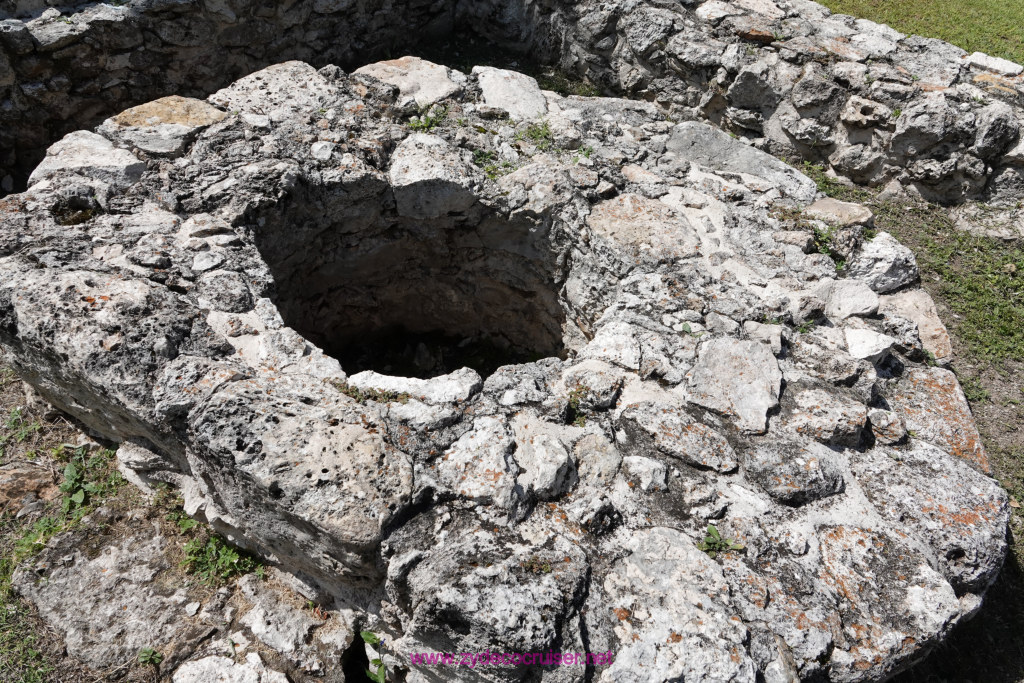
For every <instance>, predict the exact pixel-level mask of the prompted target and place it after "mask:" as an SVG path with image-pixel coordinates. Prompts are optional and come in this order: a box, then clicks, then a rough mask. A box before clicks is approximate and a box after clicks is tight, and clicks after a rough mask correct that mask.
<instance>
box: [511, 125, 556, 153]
mask: <svg viewBox="0 0 1024 683" xmlns="http://www.w3.org/2000/svg"><path fill="white" fill-rule="evenodd" d="M516 140H525V141H527V142H530V143H532V144H533V145H534V146H535V147H536V148H537V149H539V150H540V151H542V152H547V151H549V150H552V149H554V148H555V136H554V134H553V133H552V132H551V126H550V125H548V122H547V121H542V122H540V123H531V124H529V125H528V126H527V127H526V128H525V129H524V130H521V131H519V132H518V133H516Z"/></svg>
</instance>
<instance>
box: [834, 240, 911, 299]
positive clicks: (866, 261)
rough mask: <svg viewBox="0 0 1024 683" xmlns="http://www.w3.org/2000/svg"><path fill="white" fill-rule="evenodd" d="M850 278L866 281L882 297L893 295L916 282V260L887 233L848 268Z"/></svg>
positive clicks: (865, 248)
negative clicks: (883, 295)
mask: <svg viewBox="0 0 1024 683" xmlns="http://www.w3.org/2000/svg"><path fill="white" fill-rule="evenodd" d="M846 274H847V276H848V277H850V278H856V279H859V280H863V281H864V282H866V283H867V285H868V286H869V287H871V289H873V290H875V291H876V292H878V293H879V294H884V293H886V292H891V291H893V290H894V289H899V288H900V287H903V286H905V285H909V284H910V283H912V282H914V281H916V280H917V278H918V276H919V272H918V270H917V259H915V258H914V254H913V253H912V252H911V251H910V250H909V249H907V248H906V247H905V246H903V245H902V244H900V243H899V242H897V241H896V238H894V237H893V236H892V235H890V234H889V233H887V232H880V233H878V234H877V235H876V236H875V238H874V239H872V240H870V241H867V242H865V243H864V246H863V247H862V249H861V251H860V253H859V254H858V255H857V256H856V257H854V258H853V259H851V260H850V262H849V263H848V264H847V267H846Z"/></svg>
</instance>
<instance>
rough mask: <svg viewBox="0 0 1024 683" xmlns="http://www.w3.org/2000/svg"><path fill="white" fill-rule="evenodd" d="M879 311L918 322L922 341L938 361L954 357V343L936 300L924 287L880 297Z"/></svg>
mask: <svg viewBox="0 0 1024 683" xmlns="http://www.w3.org/2000/svg"><path fill="white" fill-rule="evenodd" d="M879 311H880V312H881V313H882V314H884V315H890V316H899V317H901V318H907V319H908V320H913V321H914V322H915V323H917V329H918V332H919V333H920V335H921V343H922V344H923V345H924V348H925V350H926V351H930V352H931V353H932V354H933V355H934V356H935V359H936V360H938V361H947V360H950V359H951V358H952V357H953V345H952V344H951V343H950V341H949V333H948V332H947V331H946V326H945V325H943V324H942V320H941V319H939V312H938V310H936V308H935V302H934V301H933V300H932V298H931V296H929V295H928V292H926V291H924V290H923V289H912V290H908V291H905V292H898V293H896V294H886V295H884V296H882V297H880V304H879Z"/></svg>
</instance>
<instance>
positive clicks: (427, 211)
mask: <svg viewBox="0 0 1024 683" xmlns="http://www.w3.org/2000/svg"><path fill="white" fill-rule="evenodd" d="M388 176H389V178H390V181H391V185H392V186H393V187H394V188H395V201H396V202H398V211H399V214H400V215H402V216H408V217H409V218H438V217H440V216H443V215H446V214H449V213H452V212H457V211H465V210H466V209H468V208H469V207H471V206H472V205H473V203H474V202H475V201H476V198H475V197H474V196H473V193H472V192H471V191H470V186H471V183H472V178H471V175H470V171H469V169H468V168H467V166H466V165H465V163H464V162H463V161H462V159H461V157H460V156H459V154H458V153H457V152H456V151H455V150H454V149H452V148H451V147H449V145H448V143H447V142H445V141H444V140H443V139H441V138H439V137H437V136H434V135H424V134H416V135H412V136H410V137H408V138H406V139H405V140H404V141H403V142H402V144H401V146H400V147H399V148H398V149H396V150H395V153H394V155H393V156H392V160H391V169H390V171H389V172H388Z"/></svg>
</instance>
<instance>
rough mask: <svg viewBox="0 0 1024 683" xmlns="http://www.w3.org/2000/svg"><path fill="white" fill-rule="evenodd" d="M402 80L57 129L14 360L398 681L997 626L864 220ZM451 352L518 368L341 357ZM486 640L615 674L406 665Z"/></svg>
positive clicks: (912, 346)
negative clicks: (346, 625) (390, 350)
mask: <svg viewBox="0 0 1024 683" xmlns="http://www.w3.org/2000/svg"><path fill="white" fill-rule="evenodd" d="M385 66H386V67H387V68H378V69H373V68H371V69H368V70H363V71H362V72H361V73H358V74H353V75H346V74H344V73H342V72H341V71H340V70H338V69H337V68H332V67H328V68H325V69H321V70H319V71H318V70H316V69H314V68H313V67H311V66H308V65H306V64H304V63H300V62H288V63H284V64H280V65H277V66H274V67H270V68H267V69H265V70H263V71H260V72H257V73H255V74H252V75H250V76H247V77H245V78H243V79H241V80H240V81H238V82H236V83H234V84H233V85H231V86H229V87H228V88H225V89H224V90H221V91H219V92H217V93H215V94H214V95H212V96H211V97H210V98H209V99H208V100H207V101H206V102H202V101H189V102H188V103H187V106H186V104H183V103H182V102H180V101H171V102H168V101H164V100H159V101H157V102H154V103H151V104H149V105H146V107H147V109H146V112H147V115H146V116H144V117H141V116H137V115H136V114H137V113H138V112H126V114H125V115H123V116H119V117H115V118H114V119H111V120H108V121H107V122H105V123H104V124H103V125H102V126H100V128H99V129H98V132H95V133H93V132H77V133H73V134H71V135H68V136H67V137H65V138H64V139H63V140H61V141H60V142H58V143H57V144H55V145H54V146H53V147H52V148H51V149H50V151H49V153H48V155H47V158H46V159H45V160H44V161H43V163H42V164H41V165H40V166H39V168H37V169H36V171H35V172H34V173H33V175H32V178H31V183H30V187H29V189H28V190H27V191H26V192H25V193H23V194H19V195H13V196H11V197H8V198H7V199H5V200H4V201H3V202H2V204H0V347H2V349H3V352H4V354H5V358H6V360H7V361H9V362H10V363H11V364H12V365H13V366H14V367H15V368H16V369H17V371H18V372H19V373H20V374H21V376H22V377H23V378H24V379H25V380H26V381H27V382H29V383H30V384H31V385H32V386H33V387H34V388H35V389H36V390H37V391H38V392H39V393H40V394H42V395H43V396H44V397H45V398H46V399H47V400H49V401H51V402H52V403H53V404H54V405H56V406H58V407H59V408H61V409H62V410H64V411H66V412H67V413H69V414H71V415H73V416H74V417H75V418H77V419H78V420H80V421H81V422H82V423H83V424H85V425H87V426H88V427H89V428H91V429H93V430H95V431H96V432H98V433H100V434H102V435H103V436H105V437H106V438H108V439H110V440H113V441H116V442H119V443H121V447H120V449H119V451H118V456H119V458H120V460H121V462H122V463H123V464H124V466H125V467H126V468H127V470H128V471H129V472H130V473H132V476H133V477H134V478H135V479H136V481H137V483H138V484H139V485H142V486H146V485H149V484H152V483H153V482H169V483H172V484H174V485H175V486H177V487H179V488H180V490H181V492H182V495H183V496H184V498H185V501H186V510H187V511H189V513H190V514H194V515H196V516H198V517H201V518H204V519H206V520H208V521H209V522H210V523H211V524H213V525H214V526H215V527H216V528H217V529H218V530H219V531H221V532H222V533H224V534H226V535H227V536H228V537H229V538H230V539H231V540H233V541H234V542H236V543H238V544H241V545H243V546H245V547H248V548H251V549H253V550H255V551H257V552H259V553H261V554H262V555H263V556H264V557H266V558H268V560H269V561H271V562H274V563H277V564H278V565H280V566H281V567H282V568H283V569H286V570H287V571H290V572H292V573H293V574H295V575H296V576H297V577H299V578H300V579H301V580H302V581H303V582H304V584H305V585H306V586H307V587H308V589H309V591H310V592H311V594H317V595H318V596H319V599H321V600H327V599H329V598H332V599H335V600H337V601H339V602H338V604H343V605H345V606H347V607H350V608H353V609H355V610H357V613H358V614H359V619H360V620H361V622H362V626H364V627H365V628H367V629H368V630H373V631H374V632H377V633H380V634H384V635H386V637H387V642H388V647H389V648H390V649H389V654H388V657H387V658H386V663H387V666H388V667H389V670H390V673H389V676H391V677H393V678H394V679H395V680H402V677H406V678H405V680H409V681H424V680H426V681H432V680H491V681H509V680H523V679H528V680H546V681H547V680H550V681H566V680H599V681H607V682H611V681H615V682H622V681H627V682H629V681H636V682H637V683H639V682H640V681H644V682H650V681H670V680H721V681H750V682H753V681H766V682H775V681H790V680H795V679H814V680H834V681H875V680H883V679H885V678H886V677H888V676H890V675H891V674H893V673H894V672H896V671H898V670H900V669H902V668H905V667H907V666H909V665H910V664H912V663H913V662H915V661H917V660H918V659H919V658H921V657H922V656H924V654H925V653H926V652H927V651H928V649H929V648H931V647H932V646H934V645H935V644H936V643H937V642H939V641H940V640H941V639H942V638H944V637H945V636H946V634H948V633H949V631H950V629H951V628H952V627H953V626H954V625H956V624H957V623H958V622H960V621H962V620H964V619H966V618H969V617H970V616H972V615H973V614H974V613H975V612H976V610H977V609H978V607H979V605H980V601H981V599H982V596H983V595H984V593H985V591H986V589H987V588H988V586H989V585H990V584H991V583H992V581H993V580H994V578H995V576H996V574H997V573H998V571H999V568H1000V566H1001V564H1002V561H1003V558H1004V555H1005V552H1006V526H1007V519H1008V503H1007V496H1006V493H1005V492H1004V491H1003V490H1002V489H1000V488H999V486H998V485H997V484H996V483H995V482H994V481H993V480H992V479H991V478H990V477H989V476H987V461H986V458H985V453H984V449H983V447H982V445H981V442H980V438H979V437H978V434H977V430H976V429H975V427H974V423H973V420H972V417H971V414H970V411H969V409H968V406H967V402H966V400H965V399H964V396H963V393H962V391H961V389H960V387H959V385H958V383H957V381H956V378H955V376H954V375H953V374H952V373H951V372H949V371H948V370H946V369H944V368H943V367H940V366H935V365H933V364H931V363H929V362H927V360H928V358H929V356H928V353H926V351H927V352H931V353H932V354H933V355H935V356H938V357H939V358H940V359H942V357H943V356H944V355H948V351H945V352H944V351H943V350H942V346H941V345H942V339H943V337H942V334H943V332H942V330H941V329H940V327H941V324H939V327H936V325H935V323H936V321H934V320H931V319H929V318H927V316H926V311H927V310H928V307H927V306H923V305H919V306H910V305H905V304H907V302H908V301H910V300H913V301H917V302H918V303H920V302H921V301H922V300H925V301H926V300H927V294H926V293H924V292H923V290H921V289H920V288H919V285H918V273H917V267H916V264H915V262H914V258H913V255H912V254H911V253H910V252H909V251H908V250H907V249H906V248H905V247H903V246H901V245H900V244H899V243H898V242H896V240H895V239H893V238H892V237H891V236H890V235H887V234H886V233H878V234H874V232H873V231H871V230H868V228H869V227H870V226H871V214H870V211H868V210H866V209H865V208H864V207H860V206H857V205H853V204H844V203H841V202H835V201H833V200H822V199H820V198H819V196H818V192H817V188H816V186H815V184H814V183H813V182H812V181H811V180H810V179H808V178H806V177H805V176H803V175H801V174H800V173H799V172H797V171H795V170H794V169H792V168H791V167H789V166H787V165H785V164H783V163H781V162H779V161H777V160H776V159H774V158H773V157H771V156H769V155H767V154H765V153H763V152H760V151H758V150H756V149H754V148H753V147H751V146H748V145H746V144H744V143H743V142H741V141H739V140H736V139H734V138H732V137H730V136H729V135H727V134H725V133H722V132H720V131H718V130H716V129H714V128H711V127H709V126H706V125H704V124H700V123H695V122H686V123H676V122H673V121H669V120H668V119H666V118H665V116H664V115H663V113H662V112H661V110H660V109H658V108H657V107H656V106H655V105H653V104H649V103H646V102H638V101H627V100H618V99H610V98H587V97H561V96H558V95H555V94H554V93H551V92H545V91H542V90H541V89H540V88H539V87H538V85H537V83H536V82H535V81H534V80H533V79H531V78H529V77H526V76H523V75H521V74H516V73H513V72H507V71H501V70H497V69H491V68H477V69H474V70H473V72H472V73H471V74H460V73H458V72H455V71H452V70H450V69H447V68H445V67H442V66H438V65H432V64H429V63H425V62H421V61H419V60H415V59H405V60H400V63H399V64H398V65H397V66H396V64H395V63H391V64H390V65H385ZM411 70H415V71H416V72H417V73H419V74H424V73H429V74H430V83H431V84H432V86H433V87H432V88H431V89H430V90H429V91H425V90H424V89H423V88H421V87H420V85H421V84H422V83H424V82H425V81H424V78H422V77H418V78H415V79H413V78H409V77H408V76H409V74H408V72H409V71H411ZM374 74H376V75H374ZM414 86H415V88H414ZM415 97H419V98H420V99H422V100H424V101H419V100H417V102H418V107H420V108H421V115H420V116H417V117H415V118H413V117H411V111H410V110H409V108H408V107H406V106H404V105H403V102H408V101H409V99H410V98H415ZM432 108H433V109H432ZM182 112H187V116H185V115H183V114H182ZM166 149H174V150H176V151H175V153H174V154H173V155H172V156H168V155H167V154H166V153H163V152H159V151H154V150H166ZM798 212H799V216H798V217H796V216H797V213H798ZM795 217H796V218H795ZM815 227H817V228H818V229H830V230H832V231H833V233H834V235H835V241H834V242H835V244H836V249H837V250H838V251H841V252H842V253H837V256H839V257H841V258H843V259H844V260H845V264H846V265H845V268H844V269H843V270H842V271H839V272H837V269H836V264H835V262H834V261H833V260H832V258H831V257H830V256H829V255H826V254H821V253H815V250H814V248H813V244H814V240H813V232H812V230H813V229H814V228H815ZM898 311H905V313H902V314H901V313H898ZM922 311H925V313H922ZM908 316H910V317H908ZM915 316H916V317H915ZM922 329H927V330H928V334H927V335H926V339H925V340H923V341H922V338H921V334H920V332H919V331H920V330H922ZM436 334H440V335H442V336H445V337H447V338H450V339H449V341H445V342H444V344H443V345H442V346H443V347H444V348H442V349H441V352H440V356H442V357H446V358H448V359H449V361H448V362H455V361H452V360H451V359H453V358H456V357H457V356H454V355H452V354H453V351H452V347H454V348H459V347H460V345H463V344H464V342H465V343H469V344H472V343H477V342H480V343H486V344H488V345H490V346H491V347H493V349H496V353H497V354H498V355H499V356H501V357H499V358H497V359H495V358H494V357H492V358H490V363H489V364H488V363H481V364H479V365H478V367H479V368H481V369H482V370H483V371H482V372H477V371H476V370H474V369H473V368H472V367H458V368H452V367H440V370H441V371H443V374H440V375H438V374H437V372H438V368H439V365H438V363H437V362H434V363H433V364H432V363H431V361H430V360H429V359H427V360H424V358H426V357H427V356H431V357H433V358H434V360H435V361H436V360H437V358H436V357H437V355H438V353H437V352H436V349H435V350H432V349H431V348H430V344H428V343H427V342H423V343H422V345H423V347H424V349H425V350H426V351H425V353H422V352H421V353H419V356H420V358H419V360H420V361H421V362H420V363H419V367H420V370H421V371H422V372H421V373H420V374H422V375H423V377H408V376H399V375H397V374H392V373H387V372H382V370H383V369H384V368H385V367H386V366H388V364H389V363H395V362H397V361H394V360H393V359H390V360H388V361H387V362H386V363H384V364H381V365H380V366H375V365H374V364H373V363H368V367H369V368H370V369H367V370H365V371H358V372H356V371H354V370H361V368H358V367H354V366H353V365H352V363H353V362H357V361H359V358H355V359H354V360H353V358H352V356H353V354H354V355H355V356H360V354H362V355H365V353H363V352H362V351H358V352H353V351H352V349H353V348H356V349H357V350H358V349H360V348H362V349H365V348H366V347H371V348H372V347H373V346H375V345H377V346H381V347H386V346H388V344H390V343H392V340H394V339H395V338H398V339H405V338H408V339H410V340H417V341H416V343H415V344H411V342H410V345H411V346H412V347H413V352H412V354H413V360H414V361H415V360H416V358H415V357H416V355H417V350H418V349H419V346H420V342H421V341H422V340H423V339H424V338H429V337H430V335H436ZM451 340H454V341H451ZM466 340H469V342H466ZM445 344H446V345H447V346H445ZM401 353H404V349H403V350H400V355H401ZM502 354H504V355H503V356H502ZM370 355H371V356H372V355H373V354H370ZM470 355H472V354H470ZM527 357H532V359H526V358H527ZM537 358H539V360H537ZM339 359H340V362H339ZM414 364H415V363H414ZM455 364H458V363H455ZM442 365H443V363H442ZM712 528H714V529H715V531H714V533H717V534H719V538H718V539H716V538H715V536H714V534H713V533H712ZM44 574H45V572H44ZM19 576H20V578H19V581H24V582H38V581H43V580H45V576H44V575H39V574H37V573H22V574H20V575H19ZM155 645H158V644H154V646H155ZM487 649H489V650H490V651H492V652H523V653H532V652H548V651H549V650H552V649H554V650H557V651H560V652H612V653H613V655H614V657H613V659H614V661H613V663H611V664H609V665H594V664H592V665H590V666H584V667H558V666H547V667H544V666H541V667H518V668H515V667H514V668H509V667H477V668H476V669H474V670H469V669H467V668H446V669H439V668H437V667H433V668H432V667H429V666H425V665H423V666H413V667H412V669H410V657H409V655H410V653H418V652H481V651H484V650H487ZM339 655H340V653H339ZM389 680H390V679H389Z"/></svg>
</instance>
